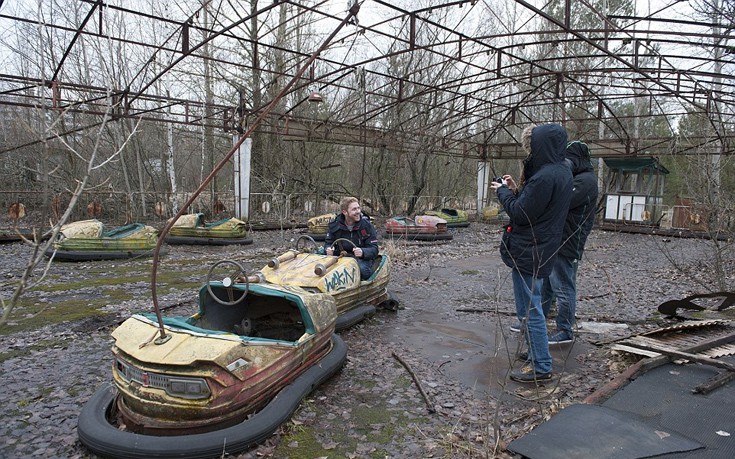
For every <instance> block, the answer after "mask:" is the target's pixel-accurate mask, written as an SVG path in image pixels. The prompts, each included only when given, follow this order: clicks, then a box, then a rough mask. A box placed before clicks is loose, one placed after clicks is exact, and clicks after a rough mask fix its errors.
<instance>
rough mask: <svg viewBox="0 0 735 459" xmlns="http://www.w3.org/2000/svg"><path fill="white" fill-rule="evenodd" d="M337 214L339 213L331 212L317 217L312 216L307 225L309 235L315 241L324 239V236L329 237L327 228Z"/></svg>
mask: <svg viewBox="0 0 735 459" xmlns="http://www.w3.org/2000/svg"><path fill="white" fill-rule="evenodd" d="M337 215H338V214H335V213H331V214H324V215H317V216H316V217H312V218H310V219H309V220H308V221H307V222H306V226H307V228H308V233H307V235H308V236H309V237H310V238H312V239H314V240H315V241H323V240H324V238H326V237H327V229H328V228H329V223H330V222H331V221H332V220H334V219H335V218H337Z"/></svg>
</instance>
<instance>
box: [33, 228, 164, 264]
mask: <svg viewBox="0 0 735 459" xmlns="http://www.w3.org/2000/svg"><path fill="white" fill-rule="evenodd" d="M157 241H158V230H157V229H155V228H153V227H152V226H147V225H144V224H142V223H131V224H129V225H124V226H120V227H118V228H114V229H112V230H109V231H105V230H104V225H103V224H102V222H100V221H99V220H96V219H92V220H82V221H78V222H73V223H68V224H66V225H64V226H62V227H61V230H60V231H59V234H58V236H57V238H56V240H54V242H53V244H52V246H51V247H49V249H48V250H46V252H45V253H44V255H45V256H46V257H48V258H51V257H53V258H54V260H59V261H90V260H115V259H120V258H138V257H149V256H151V255H153V250H154V249H155V247H156V242H157Z"/></svg>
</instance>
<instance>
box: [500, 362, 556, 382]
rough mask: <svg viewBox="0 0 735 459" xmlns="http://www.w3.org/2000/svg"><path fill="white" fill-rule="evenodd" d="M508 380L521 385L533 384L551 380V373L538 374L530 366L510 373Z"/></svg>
mask: <svg viewBox="0 0 735 459" xmlns="http://www.w3.org/2000/svg"><path fill="white" fill-rule="evenodd" d="M510 379H512V380H513V381H517V382H521V383H535V382H538V381H548V380H549V379H551V372H548V373H538V372H536V371H535V370H534V369H533V367H532V366H531V365H524V366H523V368H521V369H520V370H515V371H511V372H510Z"/></svg>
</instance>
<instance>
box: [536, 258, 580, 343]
mask: <svg viewBox="0 0 735 459" xmlns="http://www.w3.org/2000/svg"><path fill="white" fill-rule="evenodd" d="M578 266H579V260H575V259H574V258H566V257H560V256H557V257H556V261H554V268H553V269H552V270H551V275H549V277H548V278H547V279H546V281H545V282H544V288H543V293H542V299H541V302H542V304H543V312H544V315H545V316H546V315H548V313H549V311H548V307H549V306H551V298H552V296H555V297H556V307H557V309H558V312H557V314H556V329H557V330H560V331H564V332H566V333H567V334H569V335H570V336H572V334H573V330H572V328H573V327H574V314H575V312H576V310H577V267H578Z"/></svg>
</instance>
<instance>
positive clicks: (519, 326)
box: [509, 322, 521, 333]
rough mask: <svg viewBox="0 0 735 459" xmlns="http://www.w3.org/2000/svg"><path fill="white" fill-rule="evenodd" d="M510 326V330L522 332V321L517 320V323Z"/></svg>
mask: <svg viewBox="0 0 735 459" xmlns="http://www.w3.org/2000/svg"><path fill="white" fill-rule="evenodd" d="M509 328H510V331H512V332H514V333H520V332H521V323H520V322H516V323H514V324H512V325H511V326H510V327H509Z"/></svg>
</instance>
